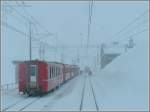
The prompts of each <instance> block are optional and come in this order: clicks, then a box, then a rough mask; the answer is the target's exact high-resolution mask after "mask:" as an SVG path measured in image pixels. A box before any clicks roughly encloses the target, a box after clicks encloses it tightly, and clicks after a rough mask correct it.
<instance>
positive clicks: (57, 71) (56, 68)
mask: <svg viewBox="0 0 150 112" xmlns="http://www.w3.org/2000/svg"><path fill="white" fill-rule="evenodd" d="M56 76H58V68H56Z"/></svg>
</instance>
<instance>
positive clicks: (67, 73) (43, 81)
mask: <svg viewBox="0 0 150 112" xmlns="http://www.w3.org/2000/svg"><path fill="white" fill-rule="evenodd" d="M14 63H15V64H16V65H17V66H18V67H17V69H16V70H17V72H16V73H17V77H18V83H19V92H23V93H24V94H28V95H29V96H30V95H42V94H44V93H47V92H49V91H51V90H53V89H55V88H56V87H59V86H61V85H62V84H63V83H65V82H66V81H68V80H70V79H72V78H73V77H75V76H77V75H78V74H79V67H78V66H77V65H69V64H63V63H58V62H45V61H39V60H33V61H15V62H14Z"/></svg>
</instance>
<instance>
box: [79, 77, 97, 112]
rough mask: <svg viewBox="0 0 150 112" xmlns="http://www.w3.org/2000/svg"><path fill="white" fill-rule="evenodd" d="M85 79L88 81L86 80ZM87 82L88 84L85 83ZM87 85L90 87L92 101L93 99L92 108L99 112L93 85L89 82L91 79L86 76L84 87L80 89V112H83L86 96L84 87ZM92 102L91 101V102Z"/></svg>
mask: <svg viewBox="0 0 150 112" xmlns="http://www.w3.org/2000/svg"><path fill="white" fill-rule="evenodd" d="M87 78H88V79H89V80H87ZM87 81H88V82H87ZM88 83H89V86H90V90H91V93H92V97H93V98H92V99H93V102H94V104H93V105H94V106H95V109H96V111H97V112H98V111H99V107H98V103H97V100H96V96H95V92H94V88H93V84H92V81H91V78H90V76H86V77H85V79H84V85H83V88H82V93H81V94H82V96H81V103H80V109H79V110H80V111H84V103H86V102H85V98H84V97H85V94H86V86H87V85H88ZM91 102H92V101H91Z"/></svg>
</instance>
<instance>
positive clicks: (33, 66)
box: [29, 65, 36, 76]
mask: <svg viewBox="0 0 150 112" xmlns="http://www.w3.org/2000/svg"><path fill="white" fill-rule="evenodd" d="M29 71H30V75H31V76H36V65H30V67H29Z"/></svg>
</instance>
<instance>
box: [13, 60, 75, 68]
mask: <svg viewBox="0 0 150 112" xmlns="http://www.w3.org/2000/svg"><path fill="white" fill-rule="evenodd" d="M29 62H31V63H32V62H44V63H48V64H63V65H66V66H67V65H68V66H77V67H78V65H71V64H64V63H61V62H57V61H49V62H48V61H41V60H25V61H13V64H20V63H29Z"/></svg>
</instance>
